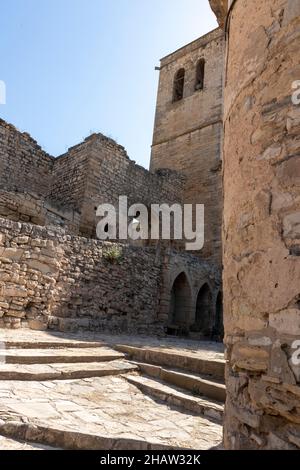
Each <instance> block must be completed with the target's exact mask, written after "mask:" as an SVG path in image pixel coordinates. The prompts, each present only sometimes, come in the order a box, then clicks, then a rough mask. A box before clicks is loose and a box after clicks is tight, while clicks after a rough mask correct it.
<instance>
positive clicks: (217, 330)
mask: <svg viewBox="0 0 300 470" xmlns="http://www.w3.org/2000/svg"><path fill="white" fill-rule="evenodd" d="M214 337H215V339H216V340H217V341H223V338H224V323H223V295H222V292H221V291H220V292H219V293H218V296H217V302H216V317H215V325H214Z"/></svg>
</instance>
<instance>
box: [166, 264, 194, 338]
mask: <svg viewBox="0 0 300 470" xmlns="http://www.w3.org/2000/svg"><path fill="white" fill-rule="evenodd" d="M190 306H191V288H190V285H189V282H188V279H187V276H186V274H185V273H184V272H182V273H180V274H179V275H178V276H177V277H176V279H175V281H174V283H173V286H172V290H171V301H170V313H169V324H168V328H167V333H168V334H175V335H176V334H177V335H183V334H187V333H188V324H189V320H190Z"/></svg>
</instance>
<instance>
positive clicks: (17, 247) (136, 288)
mask: <svg viewBox="0 0 300 470" xmlns="http://www.w3.org/2000/svg"><path fill="white" fill-rule="evenodd" d="M115 246H116V247H118V245H115ZM111 247H112V244H111V243H102V242H100V241H96V240H88V239H85V238H79V237H75V236H70V235H66V234H65V232H64V231H62V230H59V229H57V228H55V229H50V228H46V227H38V226H34V225H31V224H26V223H24V224H21V223H16V222H12V221H10V220H7V219H0V317H1V318H0V326H2V327H3V326H5V327H13V328H18V327H20V326H21V324H22V326H27V325H29V326H30V327H31V328H43V327H45V328H46V327H47V326H48V327H50V328H55V329H59V330H62V331H65V330H72V331H74V329H77V328H79V327H82V328H85V329H91V330H93V331H95V330H97V329H99V330H101V331H103V330H107V331H112V332H119V331H127V332H139V333H148V334H151V333H158V332H162V331H163V325H162V324H161V323H160V322H159V321H158V318H157V312H158V302H159V299H158V296H157V292H158V291H159V285H160V274H161V265H160V258H159V257H158V258H157V256H156V251H155V250H154V249H150V248H149V249H143V248H135V247H130V246H122V247H120V250H121V257H112V258H111V256H110V253H111Z"/></svg>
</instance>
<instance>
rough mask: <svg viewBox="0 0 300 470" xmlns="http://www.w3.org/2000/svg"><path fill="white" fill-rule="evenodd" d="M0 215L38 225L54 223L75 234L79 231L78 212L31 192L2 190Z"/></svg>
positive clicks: (0, 192)
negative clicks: (61, 206)
mask: <svg viewBox="0 0 300 470" xmlns="http://www.w3.org/2000/svg"><path fill="white" fill-rule="evenodd" d="M0 217H6V218H8V219H10V220H13V221H16V222H18V221H20V222H30V223H31V224H36V225H43V226H44V225H47V226H51V225H54V226H58V227H62V228H64V229H65V230H66V231H67V232H68V233H73V234H77V233H78V231H79V218H80V215H79V213H78V212H76V211H74V210H72V209H65V208H60V207H58V206H57V205H54V204H53V203H51V202H49V201H46V200H45V199H43V198H41V197H39V196H37V195H36V194H34V193H30V192H24V193H19V192H12V191H3V190H0Z"/></svg>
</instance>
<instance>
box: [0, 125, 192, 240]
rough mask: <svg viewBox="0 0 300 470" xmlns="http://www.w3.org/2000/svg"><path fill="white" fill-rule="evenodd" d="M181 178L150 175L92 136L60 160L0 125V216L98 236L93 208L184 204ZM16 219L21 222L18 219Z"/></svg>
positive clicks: (167, 173) (122, 151)
mask: <svg viewBox="0 0 300 470" xmlns="http://www.w3.org/2000/svg"><path fill="white" fill-rule="evenodd" d="M183 185H184V177H183V176H182V175H180V174H179V173H177V172H175V171H172V170H158V171H156V172H152V173H150V172H149V171H148V170H146V169H145V168H143V167H141V166H139V165H137V164H136V163H135V162H134V161H132V160H130V159H129V157H128V155H127V152H126V150H125V149H124V147H122V146H121V145H118V144H117V143H116V142H115V141H114V140H112V139H110V138H108V137H105V136H104V135H102V134H93V135H91V136H89V137H87V138H86V139H85V140H84V141H83V142H82V143H80V144H78V145H76V146H74V147H71V148H70V149H69V150H68V152H67V153H65V154H64V155H61V156H60V157H58V158H54V157H50V156H49V155H47V154H46V153H45V152H44V151H43V150H42V149H41V148H40V147H39V146H38V145H37V143H36V142H35V141H34V140H33V139H32V138H31V137H30V136H29V135H28V134H22V133H20V132H19V131H18V130H17V129H16V128H15V127H13V126H12V125H10V124H7V123H6V122H5V121H2V120H0V191H1V194H0V215H2V216H5V217H8V218H10V217H11V218H12V219H13V220H21V221H28V222H31V223H36V224H41V225H47V224H48V223H50V224H53V223H55V221H56V222H57V224H58V225H61V226H63V227H65V228H66V229H67V230H68V231H70V232H72V233H73V234H77V233H80V234H82V235H84V236H88V237H95V236H96V223H97V219H96V208H97V206H98V205H99V204H102V203H110V204H114V205H115V206H116V207H117V206H118V201H119V200H118V198H119V196H127V197H128V204H129V205H131V204H134V203H143V204H145V205H146V206H148V207H149V206H150V204H154V203H157V204H158V203H159V204H162V203H166V204H173V203H175V202H176V203H182V201H183ZM18 217H19V218H18Z"/></svg>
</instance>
